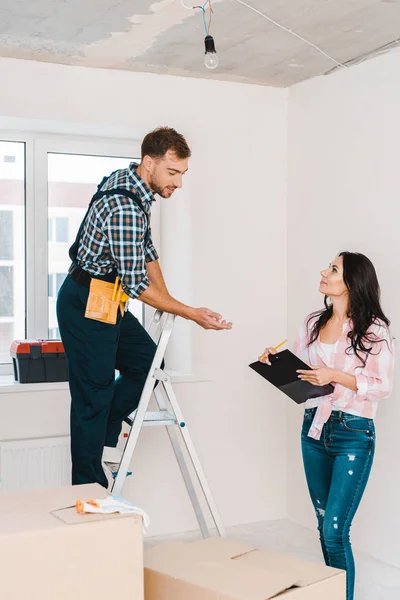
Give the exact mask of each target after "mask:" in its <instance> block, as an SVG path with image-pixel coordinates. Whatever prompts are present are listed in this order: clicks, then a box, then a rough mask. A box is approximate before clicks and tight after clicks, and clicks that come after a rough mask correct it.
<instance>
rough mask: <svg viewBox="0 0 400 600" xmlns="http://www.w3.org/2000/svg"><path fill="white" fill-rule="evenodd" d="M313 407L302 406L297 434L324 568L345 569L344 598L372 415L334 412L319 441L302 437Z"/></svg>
mask: <svg viewBox="0 0 400 600" xmlns="http://www.w3.org/2000/svg"><path fill="white" fill-rule="evenodd" d="M315 411H316V409H306V411H305V413H304V422H303V429H302V434H301V441H302V451H303V462H304V469H305V473H306V479H307V484H308V489H309V492H310V496H311V500H312V503H313V505H314V509H315V512H316V515H317V519H318V531H319V535H320V541H321V547H322V553H323V555H324V559H325V563H326V564H327V565H328V566H330V567H335V568H337V569H343V570H344V571H346V573H347V600H353V598H354V578H355V568H354V557H353V552H352V549H351V543H350V527H351V523H352V521H353V518H354V515H355V513H356V511H357V508H358V506H359V504H360V501H361V498H362V496H363V493H364V490H365V488H366V485H367V482H368V478H369V474H370V472H371V466H372V462H373V458H374V451H375V427H374V422H373V420H372V419H366V418H363V417H355V416H354V415H350V414H348V413H345V412H341V411H334V412H333V413H332V415H331V417H330V419H329V421H328V422H327V423H326V424H325V426H324V428H323V430H322V435H321V439H320V440H314V439H312V438H310V437H308V435H307V434H308V431H309V429H310V425H311V423H312V420H313V418H314V415H315Z"/></svg>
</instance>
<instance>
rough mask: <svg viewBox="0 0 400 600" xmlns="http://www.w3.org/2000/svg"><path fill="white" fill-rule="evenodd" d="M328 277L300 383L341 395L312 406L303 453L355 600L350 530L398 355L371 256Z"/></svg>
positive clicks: (306, 331) (321, 526)
mask: <svg viewBox="0 0 400 600" xmlns="http://www.w3.org/2000/svg"><path fill="white" fill-rule="evenodd" d="M321 277H322V278H321V282H320V287H319V290H320V292H321V293H322V294H324V296H325V301H324V302H325V308H324V309H323V310H321V311H318V312H315V313H312V314H311V315H309V316H308V317H307V318H306V320H305V322H304V324H303V325H302V327H301V328H300V331H299V333H298V335H297V338H296V341H295V344H294V349H293V350H294V353H295V354H296V355H297V356H298V357H299V358H300V359H301V360H303V361H304V362H305V363H307V364H308V365H310V367H311V370H299V371H298V376H299V378H300V379H302V380H303V381H308V382H310V383H312V384H313V385H317V386H324V385H326V384H332V385H333V386H334V391H333V393H332V394H330V395H325V396H322V397H320V398H313V399H311V400H308V401H307V402H306V404H305V413H304V421H303V428H302V434H301V441H302V453H303V463H304V469H305V474H306V479H307V484H308V489H309V492H310V496H311V501H312V503H313V505H314V509H315V512H316V515H317V520H318V530H319V534H320V541H321V547H322V552H323V555H324V559H325V563H326V564H327V565H328V566H330V567H335V568H338V569H343V570H345V571H346V573H347V600H353V598H354V576H355V567H354V557H353V553H352V549H351V543H350V527H351V524H352V521H353V518H354V515H355V513H356V511H357V508H358V506H359V504H360V501H361V498H362V496H363V493H364V491H365V488H366V485H367V482H368V478H369V475H370V471H371V467H372V462H373V458H374V451H375V426H374V418H375V415H376V412H377V408H378V404H379V401H380V400H382V399H384V398H387V397H388V396H389V394H390V391H391V388H392V379H393V365H394V348H393V340H392V336H391V334H390V331H389V325H390V323H389V320H388V319H387V317H386V316H385V314H384V313H383V311H382V308H381V305H380V288H379V283H378V279H377V276H376V272H375V268H374V266H373V264H372V263H371V261H370V260H369V259H368V258H367V257H366V256H364V255H363V254H358V253H353V252H342V253H341V254H340V255H339V256H338V257H337V258H336V259H335V260H334V261H333V262H332V264H330V265H329V268H328V269H326V270H325V271H322V272H321ZM275 353H276V349H275V348H267V349H266V350H265V352H264V354H263V355H262V356H260V358H259V360H260V361H261V362H264V363H266V364H269V359H268V357H269V355H270V354H275Z"/></svg>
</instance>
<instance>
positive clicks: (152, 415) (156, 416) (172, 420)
mask: <svg viewBox="0 0 400 600" xmlns="http://www.w3.org/2000/svg"><path fill="white" fill-rule="evenodd" d="M135 413H136V411H135V412H134V413H132V414H131V415H129V417H128V418H127V419H126V420H127V421H128V423H129V424H132V423H133V421H134V419H135ZM176 424H177V420H176V417H175V415H174V414H173V413H172V412H170V411H168V410H159V411H155V412H147V413H146V416H145V418H144V420H143V425H146V426H150V425H153V426H156V425H176Z"/></svg>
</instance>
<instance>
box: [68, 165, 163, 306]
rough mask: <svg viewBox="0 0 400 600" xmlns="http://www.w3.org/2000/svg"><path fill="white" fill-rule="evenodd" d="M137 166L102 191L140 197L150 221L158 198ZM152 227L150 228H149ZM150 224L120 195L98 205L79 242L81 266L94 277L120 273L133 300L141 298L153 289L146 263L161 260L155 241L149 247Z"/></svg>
mask: <svg viewBox="0 0 400 600" xmlns="http://www.w3.org/2000/svg"><path fill="white" fill-rule="evenodd" d="M136 167H137V165H136V164H135V163H131V164H130V165H129V167H128V168H127V169H120V170H119V171H116V172H115V173H113V174H112V175H111V177H109V179H107V181H106V182H105V183H104V185H103V186H102V188H101V190H100V191H105V190H108V189H111V188H115V187H119V188H125V189H128V190H130V191H132V192H134V193H136V194H137V195H138V196H139V198H140V200H141V202H142V206H143V209H144V211H145V212H146V214H147V215H148V218H149V221H150V215H151V204H152V202H153V201H154V196H153V194H152V193H151V192H150V190H149V188H148V187H147V186H146V184H145V183H144V182H143V180H142V179H141V178H140V177H139V175H138V174H137V173H136ZM149 227H150V226H149ZM146 231H147V222H146V220H145V218H144V217H143V214H142V211H141V210H140V208H139V207H138V206H137V205H136V204H135V202H133V200H131V199H130V198H126V197H124V196H122V195H119V194H114V195H111V196H105V197H104V198H101V199H100V200H97V201H96V202H94V204H93V206H92V208H91V209H90V211H89V214H88V216H87V219H86V221H85V225H84V228H83V232H82V235H81V239H80V242H79V248H78V254H77V262H78V265H79V266H80V267H81V268H82V269H84V270H85V271H88V272H89V273H90V274H91V275H93V276H94V277H96V275H97V276H98V275H106V274H107V273H110V272H111V271H112V270H117V271H118V275H119V277H120V279H121V282H122V288H123V290H124V292H125V293H126V294H128V296H130V297H131V298H137V297H138V296H140V295H141V294H142V293H143V292H144V291H145V290H146V289H147V288H148V287H149V285H150V280H149V278H148V274H147V269H146V262H152V261H154V260H158V254H157V251H156V249H155V247H154V245H153V242H152V239H151V231H150V230H149V235H148V238H147V243H146V239H145V237H146Z"/></svg>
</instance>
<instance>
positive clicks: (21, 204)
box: [0, 133, 159, 373]
mask: <svg viewBox="0 0 400 600" xmlns="http://www.w3.org/2000/svg"><path fill="white" fill-rule="evenodd" d="M1 140H4V141H1ZM138 156H140V143H138V142H132V141H123V140H120V141H118V140H101V139H98V138H92V139H82V138H73V137H68V136H64V137H63V136H53V137H51V138H49V137H45V136H40V135H28V134H21V135H18V136H17V135H15V136H14V135H13V134H7V135H6V134H4V135H2V134H1V133H0V373H4V372H6V373H8V372H9V373H11V372H12V371H11V357H10V352H9V349H10V344H11V342H12V341H13V340H14V339H24V338H31V339H37V338H42V339H45V338H49V339H58V338H59V337H60V333H59V330H58V323H57V317H56V300H57V294H58V292H59V289H60V287H61V285H62V283H63V281H64V279H65V277H66V273H67V272H68V268H69V266H70V259H69V255H68V250H69V247H70V245H71V244H72V243H73V241H74V240H75V236H76V234H77V231H78V228H79V225H80V223H81V220H82V218H83V216H84V214H85V212H86V210H87V206H88V204H89V202H90V199H91V197H92V195H93V194H94V193H95V191H96V189H97V185H98V184H99V183H100V181H101V180H102V178H103V177H104V176H105V175H109V174H111V173H112V171H115V170H116V169H120V168H124V167H126V166H128V165H129V164H130V162H132V160H133V161H134V160H138V159H137V157H138ZM157 211H158V206H156V207H155V210H154V212H153V219H152V233H153V239H154V241H155V243H156V246H157V244H158V238H159V227H158V223H157V218H158V215H157ZM154 216H155V218H154ZM129 310H130V311H131V312H132V313H134V314H135V316H137V317H138V318H139V320H140V321H141V322H144V310H143V305H142V303H141V302H138V301H135V300H133V301H131V302H130V305H129Z"/></svg>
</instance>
